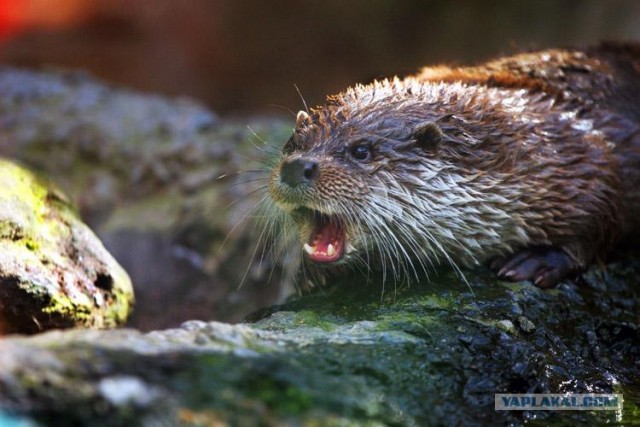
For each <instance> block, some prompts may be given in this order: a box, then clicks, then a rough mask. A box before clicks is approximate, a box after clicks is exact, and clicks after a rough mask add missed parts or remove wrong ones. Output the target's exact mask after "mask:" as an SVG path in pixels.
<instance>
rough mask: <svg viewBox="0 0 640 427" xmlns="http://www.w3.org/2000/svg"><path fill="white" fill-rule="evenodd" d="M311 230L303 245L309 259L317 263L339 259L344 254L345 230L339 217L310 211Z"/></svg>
mask: <svg viewBox="0 0 640 427" xmlns="http://www.w3.org/2000/svg"><path fill="white" fill-rule="evenodd" d="M312 221H313V224H314V225H313V232H312V233H311V237H310V239H309V242H307V243H305V244H304V245H303V248H304V251H305V253H306V254H307V257H308V258H309V260H311V261H313V262H318V263H331V262H336V261H340V260H341V259H342V257H343V255H344V246H345V231H344V227H343V226H342V224H341V223H340V221H339V219H338V218H336V217H333V216H329V215H324V214H321V213H319V212H313V213H312Z"/></svg>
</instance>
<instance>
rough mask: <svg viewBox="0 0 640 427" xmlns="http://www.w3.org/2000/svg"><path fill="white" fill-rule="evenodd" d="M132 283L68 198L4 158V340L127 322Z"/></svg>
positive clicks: (0, 244)
mask: <svg viewBox="0 0 640 427" xmlns="http://www.w3.org/2000/svg"><path fill="white" fill-rule="evenodd" d="M132 305H133V290H132V287H131V281H130V280H129V277H128V276H127V274H126V273H125V271H124V270H123V269H122V267H120V265H118V263H117V262H116V261H115V260H114V259H113V257H111V255H110V254H109V253H108V252H107V251H106V250H105V248H104V247H103V246H102V243H101V242H100V240H98V238H97V237H96V236H95V235H94V234H93V233H92V232H91V230H89V228H88V227H87V226H86V225H84V224H83V223H82V222H81V221H80V220H79V219H78V217H77V216H76V214H75V213H74V212H73V210H72V209H71V207H70V206H69V204H68V202H67V201H66V199H65V196H64V195H63V194H62V193H61V192H60V190H57V189H56V188H55V187H53V186H51V185H50V184H48V183H47V182H46V181H44V180H42V179H41V178H38V177H36V176H35V175H33V174H32V173H31V172H29V171H27V170H26V169H24V168H21V167H19V166H17V165H15V164H13V163H11V162H8V161H5V160H0V335H2V334H11V333H23V334H24V333H34V332H39V331H43V330H47V329H52V328H69V327H93V328H108V327H115V326H118V325H121V324H123V323H124V322H125V321H126V319H127V317H128V315H129V313H130V312H131V308H132Z"/></svg>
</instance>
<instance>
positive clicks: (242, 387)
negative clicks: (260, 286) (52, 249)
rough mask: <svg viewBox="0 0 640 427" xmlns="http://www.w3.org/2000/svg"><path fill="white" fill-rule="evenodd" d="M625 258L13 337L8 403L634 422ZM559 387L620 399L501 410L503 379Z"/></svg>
mask: <svg viewBox="0 0 640 427" xmlns="http://www.w3.org/2000/svg"><path fill="white" fill-rule="evenodd" d="M624 265H625V266H624V267H621V265H618V264H612V265H610V266H609V267H608V269H607V270H606V272H602V271H600V270H593V271H590V272H589V273H587V274H586V275H585V277H584V279H581V280H580V281H579V283H577V284H576V283H571V282H567V283H563V284H561V285H560V286H559V288H557V289H556V290H551V291H549V290H546V291H544V290H540V289H538V288H535V287H533V286H531V285H529V284H526V283H523V284H508V283H504V282H495V281H494V280H493V279H492V276H491V274H489V273H486V274H485V273H483V272H477V273H469V274H468V275H467V279H468V280H469V282H470V283H471V285H472V289H473V293H471V292H470V291H469V288H468V287H467V286H466V285H464V284H461V283H460V280H459V279H458V278H457V277H455V276H454V275H453V274H450V273H447V274H443V275H440V276H439V277H437V278H435V279H434V280H432V282H431V283H430V284H428V285H427V284H420V285H414V286H411V287H408V288H407V287H405V288H397V289H393V290H389V289H388V288H387V290H386V291H384V292H383V291H382V288H381V287H379V285H376V284H374V283H363V282H359V283H358V280H347V281H345V283H337V284H336V286H334V287H331V288H323V289H320V290H318V291H317V292H315V293H313V294H311V295H307V296H304V297H301V298H295V299H293V300H291V301H289V302H287V303H286V304H284V305H282V306H278V307H273V308H271V309H267V310H265V311H263V312H262V313H258V314H256V315H255V316H253V318H252V319H251V320H250V321H248V322H247V323H243V324H238V325H228V324H223V323H217V322H209V323H207V322H198V321H194V322H188V323H186V324H184V325H183V326H182V327H181V328H179V329H169V330H164V331H155V332H151V333H147V334H142V333H140V332H137V331H134V330H118V331H74V332H66V333H59V332H52V333H46V334H42V335H40V336H37V337H34V338H28V339H25V338H13V339H6V340H3V341H0V349H1V350H2V351H0V396H1V397H0V407H2V408H3V409H4V411H5V416H11V417H13V418H14V419H24V418H29V419H32V420H36V421H43V420H47V419H53V418H51V417H55V419H56V420H57V422H59V423H61V424H60V425H71V424H74V423H78V422H80V423H91V424H92V425H112V424H122V423H148V424H152V423H154V422H159V421H161V420H162V421H163V422H165V423H169V424H184V425H189V424H215V423H230V424H232V425H238V424H240V425H253V424H258V423H262V424H263V425H282V424H283V423H285V424H287V423H288V424H293V425H300V424H312V425H345V424H349V423H355V424H357V425H360V424H367V423H368V424H369V425H441V424H447V425H488V424H494V425H495V424H496V423H498V424H501V425H502V424H505V423H511V425H523V424H525V423H527V424H528V425H548V424H549V423H559V424H560V425H566V424H576V423H577V424H580V423H587V424H590V425H593V424H600V423H612V424H617V423H622V424H627V423H632V422H634V421H635V422H637V421H638V416H639V414H640V413H639V405H640V400H639V399H638V396H639V393H638V392H639V391H640V388H639V384H640V369H639V366H638V363H639V362H638V361H639V360H640V357H639V356H640V339H639V338H640V336H639V330H638V319H637V313H638V302H637V301H638V300H637V298H635V299H634V298H631V297H635V296H637V295H636V293H637V289H634V288H633V287H631V286H629V284H628V281H630V280H634V277H635V276H636V275H637V274H638V273H640V262H639V261H638V260H637V259H625V260H624ZM529 322H531V324H533V325H534V326H535V327H533V328H532V327H531V325H530V324H529ZM505 323H509V324H510V326H509V327H508V328H505V327H504V324H505ZM563 392H572V393H611V392H616V393H622V394H623V395H624V398H625V401H624V411H623V413H615V412H606V411H602V412H582V411H563V412H546V411H532V412H498V411H494V393H563Z"/></svg>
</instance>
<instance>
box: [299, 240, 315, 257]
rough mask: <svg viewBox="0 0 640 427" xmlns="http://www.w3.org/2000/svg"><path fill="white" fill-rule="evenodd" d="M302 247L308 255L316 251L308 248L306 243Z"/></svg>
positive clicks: (310, 247)
mask: <svg viewBox="0 0 640 427" xmlns="http://www.w3.org/2000/svg"><path fill="white" fill-rule="evenodd" d="M302 247H303V248H304V251H305V252H306V253H308V254H309V255H313V254H314V253H315V251H316V248H314V247H312V246H309V244H308V243H305V244H304V245H303V246H302Z"/></svg>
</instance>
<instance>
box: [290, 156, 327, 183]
mask: <svg viewBox="0 0 640 427" xmlns="http://www.w3.org/2000/svg"><path fill="white" fill-rule="evenodd" d="M318 170H319V167H318V163H316V162H314V161H313V160H309V159H303V158H297V159H293V160H287V161H285V162H284V163H283V164H282V167H281V168H280V182H283V183H285V184H287V185H289V186H290V187H297V186H299V185H303V184H311V183H312V182H313V180H315V179H316V177H317V176H318Z"/></svg>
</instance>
